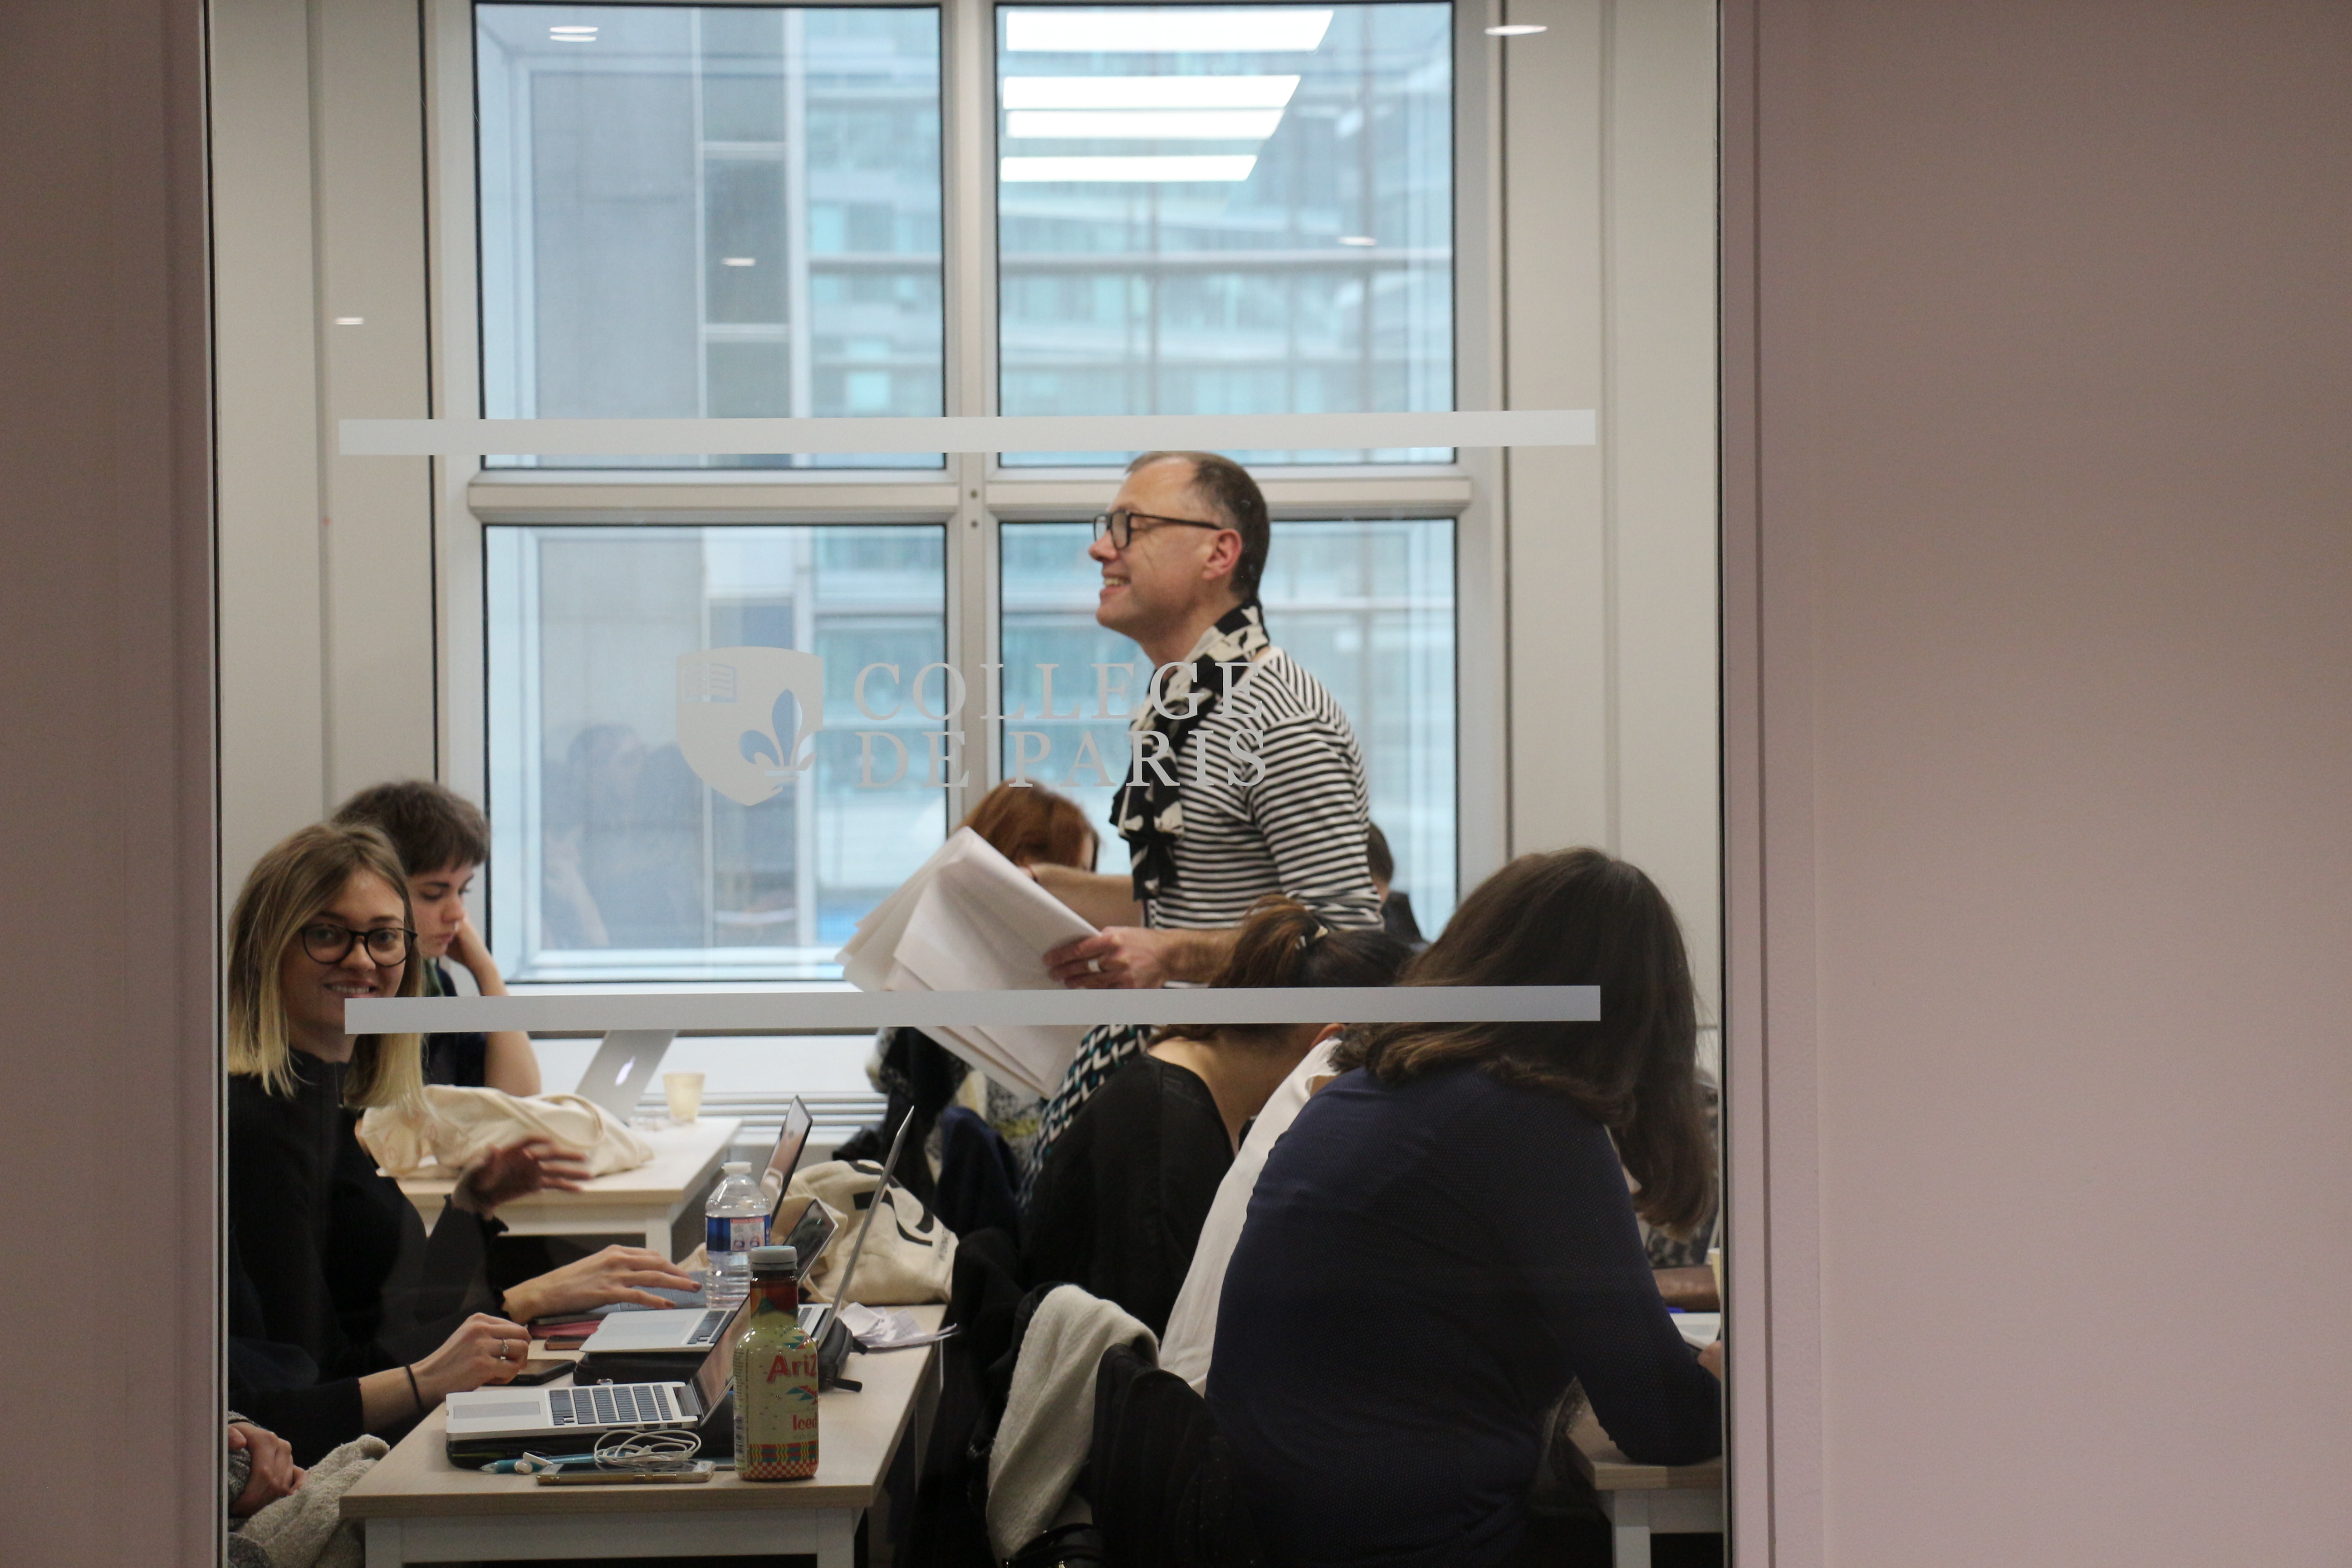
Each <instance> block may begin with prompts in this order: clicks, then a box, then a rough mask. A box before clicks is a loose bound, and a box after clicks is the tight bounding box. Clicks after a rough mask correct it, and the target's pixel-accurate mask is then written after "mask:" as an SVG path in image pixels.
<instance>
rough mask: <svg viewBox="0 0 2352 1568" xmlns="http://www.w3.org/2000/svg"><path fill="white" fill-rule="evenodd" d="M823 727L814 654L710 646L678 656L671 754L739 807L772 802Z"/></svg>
mask: <svg viewBox="0 0 2352 1568" xmlns="http://www.w3.org/2000/svg"><path fill="white" fill-rule="evenodd" d="M823 728H824V659H823V658H819V657H818V656H817V655H815V654H813V653H803V652H801V651H799V650H798V649H796V648H788V647H714V648H710V649H708V650H706V651H704V652H702V653H689V654H682V655H680V656H679V658H678V661H677V745H678V750H679V751H680V752H683V753H684V754H685V756H686V762H687V765H688V767H691V768H692V769H693V770H694V771H695V773H696V775H697V776H698V777H699V778H700V779H701V780H702V782H703V783H705V784H709V786H710V787H711V788H712V789H715V790H717V791H718V792H719V794H720V795H725V796H726V797H727V798H728V799H730V800H731V801H734V802H736V803H737V804H739V805H759V804H760V803H761V801H763V800H768V799H771V798H772V797H773V796H774V795H776V794H777V793H778V792H779V791H781V790H782V788H783V787H784V785H785V784H789V783H791V782H792V781H793V779H795V778H797V777H798V776H800V774H802V773H805V772H807V771H808V769H809V768H810V767H811V766H812V765H813V764H814V763H815V761H816V748H815V745H814V736H815V734H816V732H817V731H819V730H821V729H823ZM786 734H789V735H791V736H792V741H791V742H790V743H789V744H787V743H786V742H784V740H783V736H785V735H786Z"/></svg>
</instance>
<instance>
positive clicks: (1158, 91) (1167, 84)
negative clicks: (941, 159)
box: [1003, 76, 1298, 109]
mask: <svg viewBox="0 0 2352 1568" xmlns="http://www.w3.org/2000/svg"><path fill="white" fill-rule="evenodd" d="M1297 90H1298V79H1297V77H1295V76H1009V77H1006V78H1005V79H1004V86H1003V93H1004V107H1005V108H1007V109H1280V108H1282V107H1283V106H1284V105H1285V104H1287V103H1288V102H1289V101H1290V95H1291V94H1292V93H1294V92H1297Z"/></svg>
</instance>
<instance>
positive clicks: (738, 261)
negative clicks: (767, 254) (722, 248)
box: [719, 256, 760, 267]
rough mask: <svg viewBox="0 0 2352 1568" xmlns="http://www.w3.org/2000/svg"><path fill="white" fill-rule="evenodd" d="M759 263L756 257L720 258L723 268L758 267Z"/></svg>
mask: <svg viewBox="0 0 2352 1568" xmlns="http://www.w3.org/2000/svg"><path fill="white" fill-rule="evenodd" d="M759 262H760V258H758V257H756V256H722V257H720V258H719V266H721V267H756V266H758V265H759Z"/></svg>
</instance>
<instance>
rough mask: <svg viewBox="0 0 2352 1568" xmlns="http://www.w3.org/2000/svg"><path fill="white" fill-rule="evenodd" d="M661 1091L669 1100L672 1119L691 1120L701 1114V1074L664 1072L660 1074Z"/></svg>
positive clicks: (670, 1117)
mask: <svg viewBox="0 0 2352 1568" xmlns="http://www.w3.org/2000/svg"><path fill="white" fill-rule="evenodd" d="M662 1093H663V1094H664V1095H666V1096H667V1097H668V1100H669V1119H670V1120H671V1121H679V1122H685V1121H693V1120H694V1119H695V1118H696V1117H698V1116H699V1115H701V1114H702V1075H701V1074H700V1073H698V1072H666V1073H664V1074H662Z"/></svg>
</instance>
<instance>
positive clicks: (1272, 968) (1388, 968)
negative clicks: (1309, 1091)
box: [1153, 893, 1412, 1045]
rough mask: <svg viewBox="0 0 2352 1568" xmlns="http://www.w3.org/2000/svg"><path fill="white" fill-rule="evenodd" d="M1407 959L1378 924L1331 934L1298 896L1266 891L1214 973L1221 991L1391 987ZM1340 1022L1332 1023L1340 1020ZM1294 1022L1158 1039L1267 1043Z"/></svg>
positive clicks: (1405, 950)
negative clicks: (1330, 986)
mask: <svg viewBox="0 0 2352 1568" xmlns="http://www.w3.org/2000/svg"><path fill="white" fill-rule="evenodd" d="M1411 957H1412V949H1411V948H1409V947H1407V946H1406V945H1405V944H1404V943H1402V942H1399V941H1398V940H1397V939H1396V938H1394V937H1392V936H1391V935H1389V933H1388V932H1386V931H1381V929H1380V928H1378V927H1377V926H1376V927H1374V928H1372V929H1371V930H1370V931H1332V930H1330V929H1329V928H1328V927H1326V926H1325V925H1324V924H1323V922H1322V921H1320V920H1318V919H1317V918H1316V915H1315V912H1314V911H1313V910H1309V909H1308V908H1307V906H1306V905H1304V904H1301V903H1298V902H1297V901H1296V900H1291V899H1286V898H1284V897H1283V896H1282V895H1280V894H1279V893H1269V894H1267V895H1266V896H1265V898H1262V899H1260V900H1258V901H1257V902H1255V903H1254V904H1252V905H1251V906H1250V909H1249V913H1248V914H1247V915H1246V916H1244V918H1243V920H1242V927H1241V933H1240V934H1239V935H1238V936H1236V937H1235V938H1234V950H1233V952H1231V953H1229V954H1227V955H1226V958H1225V964H1224V967H1223V969H1220V970H1219V971H1218V972H1217V977H1216V978H1215V979H1214V980H1212V981H1211V982H1209V984H1211V985H1213V986H1216V987H1219V988H1222V989H1242V988H1254V987H1271V986H1293V985H1388V984H1393V983H1394V982H1395V980H1396V977H1397V972H1398V971H1400V970H1402V968H1403V967H1404V965H1405V961H1406V960H1407V959H1409V958H1411ZM1337 1021H1338V1020H1334V1022H1337ZM1296 1027H1297V1026H1296V1025H1289V1024H1224V1025H1220V1026H1216V1027H1209V1026H1202V1025H1191V1026H1174V1027H1171V1028H1165V1029H1161V1030H1160V1032H1159V1033H1158V1034H1157V1035H1155V1036H1154V1037H1153V1040H1154V1043H1155V1044H1156V1043H1157V1042H1158V1041H1160V1040H1163V1039H1186V1040H1215V1041H1220V1042H1230V1043H1233V1044H1236V1045H1272V1044H1276V1043H1278V1042H1281V1041H1284V1040H1286V1039H1287V1038H1289V1037H1290V1033H1291V1031H1292V1030H1293V1029H1294V1028H1296Z"/></svg>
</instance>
